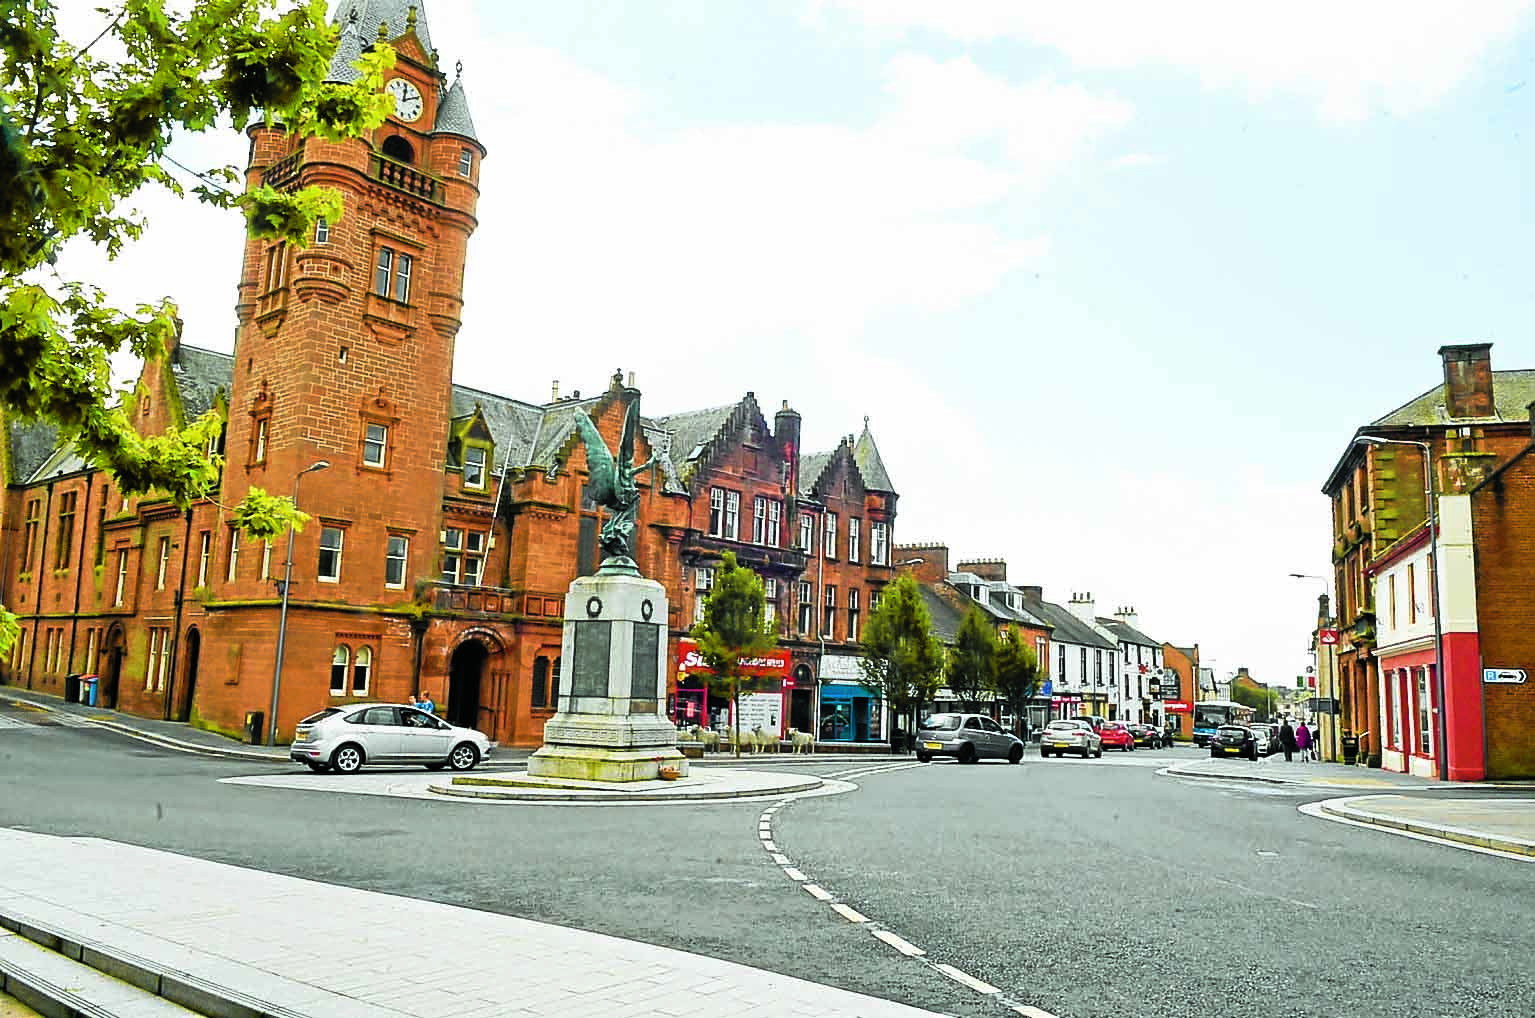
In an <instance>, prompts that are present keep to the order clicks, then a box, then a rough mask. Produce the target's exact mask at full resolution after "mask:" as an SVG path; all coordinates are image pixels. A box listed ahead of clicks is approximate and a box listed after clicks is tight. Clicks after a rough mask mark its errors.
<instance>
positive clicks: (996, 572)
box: [954, 558, 1007, 583]
mask: <svg viewBox="0 0 1535 1018" xmlns="http://www.w3.org/2000/svg"><path fill="white" fill-rule="evenodd" d="M954 571H955V572H959V573H974V574H975V575H977V576H979V577H980V578H981V579H983V580H992V581H994V582H1000V583H1006V582H1007V560H1006V559H1000V558H973V559H966V560H964V561H961V562H960V563H959V565H957V566H955V567H954Z"/></svg>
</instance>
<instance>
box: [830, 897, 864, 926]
mask: <svg viewBox="0 0 1535 1018" xmlns="http://www.w3.org/2000/svg"><path fill="white" fill-rule="evenodd" d="M831 910H832V911H833V912H835V913H837V914H838V915H839V916H841V917H842V918H844V919H846V920H847V921H848V922H850V923H866V922H868V921H869V917H868V916H866V915H864V914H863V913H862V912H860V911H858V910H857V909H855V908H853V907H852V906H851V905H844V904H842V903H841V902H840V901H839V902H837V903H836V904H835V905H833V906H832V907H831Z"/></svg>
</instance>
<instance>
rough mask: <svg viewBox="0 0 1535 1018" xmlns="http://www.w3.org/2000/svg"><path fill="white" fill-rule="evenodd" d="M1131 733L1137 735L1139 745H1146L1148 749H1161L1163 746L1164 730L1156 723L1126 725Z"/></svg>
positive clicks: (1136, 739) (1136, 742)
mask: <svg viewBox="0 0 1535 1018" xmlns="http://www.w3.org/2000/svg"><path fill="white" fill-rule="evenodd" d="M1126 727H1128V728H1129V729H1130V734H1131V735H1133V736H1135V744H1136V745H1137V746H1145V747H1146V748H1147V749H1160V748H1161V746H1162V730H1161V729H1160V728H1158V727H1157V726H1156V725H1143V724H1132V725H1128V726H1126Z"/></svg>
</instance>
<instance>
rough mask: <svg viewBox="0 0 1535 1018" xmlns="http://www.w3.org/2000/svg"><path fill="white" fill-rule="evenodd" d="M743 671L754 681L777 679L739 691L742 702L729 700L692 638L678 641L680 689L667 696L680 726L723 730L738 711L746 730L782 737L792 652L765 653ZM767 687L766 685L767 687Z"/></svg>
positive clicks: (669, 711) (743, 666) (725, 686)
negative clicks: (699, 726)
mask: <svg viewBox="0 0 1535 1018" xmlns="http://www.w3.org/2000/svg"><path fill="white" fill-rule="evenodd" d="M741 671H742V673H743V674H745V675H749V676H752V677H753V678H755V679H759V680H767V679H777V680H778V681H777V683H773V684H769V683H766V682H756V683H754V685H756V686H757V687H758V688H756V689H754V690H752V691H750V692H743V693H741V700H740V703H739V704H732V703H731V702H730V686H729V684H728V683H725V682H721V681H719V680H718V679H716V678H715V675H714V672H713V671H711V670H710V668H709V666H708V664H707V663H706V662H705V661H704V659H703V655H701V654H700V653H698V645H697V644H695V643H694V642H693V641H692V640H689V639H682V640H678V641H677V662H676V668H675V671H674V674H675V675H676V679H677V685H676V691H675V692H674V693H673V694H672V695H671V696H670V697H669V698H668V703H667V714H668V716H670V717H671V719H672V722H673V723H674V724H676V725H678V726H679V727H686V726H689V725H701V726H703V727H705V728H713V729H715V730H716V731H720V732H724V731H728V730H730V729H731V727H732V726H733V725H734V723H735V714H736V712H737V711H739V712H740V714H741V723H742V727H743V729H744V730H748V731H749V730H751V729H753V728H756V727H761V728H762V729H763V730H764V731H776V732H777V734H778V735H780V736H782V735H783V734H784V731H785V722H786V719H787V717H788V713H789V699H790V695H789V694H790V688H789V687H790V686H791V685H792V680H791V679H790V677H789V652H788V651H787V650H777V649H775V650H770V651H768V652H767V653H765V654H763V655H762V656H761V657H755V658H750V659H748V660H746V661H743V662H742V663H741ZM764 687H766V688H764Z"/></svg>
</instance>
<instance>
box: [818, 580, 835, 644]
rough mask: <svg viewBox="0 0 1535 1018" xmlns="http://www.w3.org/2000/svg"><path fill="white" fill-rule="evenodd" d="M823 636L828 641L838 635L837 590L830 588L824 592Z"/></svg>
mask: <svg viewBox="0 0 1535 1018" xmlns="http://www.w3.org/2000/svg"><path fill="white" fill-rule="evenodd" d="M822 595H823V597H822V608H823V611H822V612H821V635H822V636H823V637H825V638H826V639H828V640H832V639H836V635H837V588H836V587H831V586H828V587H827V588H826V589H825V590H823V591H822Z"/></svg>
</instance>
